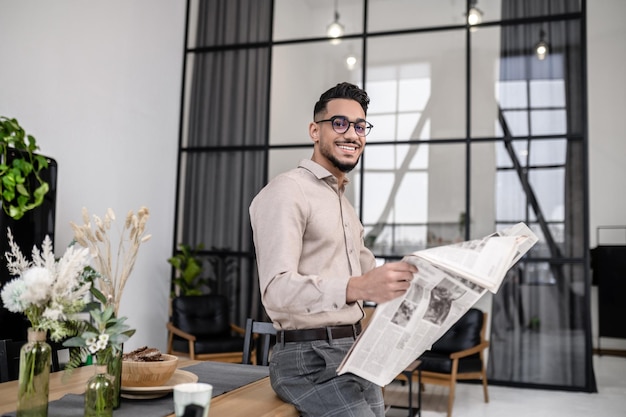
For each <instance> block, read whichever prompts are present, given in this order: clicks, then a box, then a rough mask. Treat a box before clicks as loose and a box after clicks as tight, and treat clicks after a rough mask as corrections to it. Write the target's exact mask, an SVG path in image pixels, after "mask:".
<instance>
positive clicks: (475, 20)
mask: <svg viewBox="0 0 626 417" xmlns="http://www.w3.org/2000/svg"><path fill="white" fill-rule="evenodd" d="M476 3H477V0H471V1H470V8H469V10H468V11H467V24H468V25H470V26H474V25H477V24H479V23H480V22H482V21H483V12H482V11H481V10H480V9H479V8H478V7H476Z"/></svg>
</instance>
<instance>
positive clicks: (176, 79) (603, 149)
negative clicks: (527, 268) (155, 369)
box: [0, 0, 626, 348]
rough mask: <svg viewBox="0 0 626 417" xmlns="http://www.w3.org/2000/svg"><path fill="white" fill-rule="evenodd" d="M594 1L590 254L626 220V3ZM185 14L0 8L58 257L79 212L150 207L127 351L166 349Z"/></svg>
mask: <svg viewBox="0 0 626 417" xmlns="http://www.w3.org/2000/svg"><path fill="white" fill-rule="evenodd" d="M587 3H588V5H587V7H588V59H589V63H588V71H589V73H588V74H589V138H590V158H589V163H590V196H591V201H590V209H591V211H590V214H591V222H590V235H591V247H594V246H595V245H596V241H595V230H596V227H597V226H599V225H616V224H617V225H624V224H626V193H624V192H620V191H621V190H623V189H624V187H623V185H622V184H621V183H622V182H623V180H624V179H625V178H626V164H625V163H623V159H624V156H626V138H625V137H624V136H626V134H625V133H624V127H623V126H622V123H621V121H622V119H623V118H624V114H626V81H625V79H624V76H623V74H622V73H623V71H622V68H624V66H625V64H626V47H625V45H624V42H623V41H624V39H626V27H625V26H624V25H623V24H622V17H623V16H624V15H626V2H624V1H623V0H603V1H593V2H591V1H588V2H587ZM184 8H185V3H184V2H183V1H171V0H132V1H124V0H108V1H106V2H95V1H84V0H83V1H81V0H55V1H54V2H48V1H42V0H20V1H16V0H0V57H1V58H0V63H1V65H0V115H5V116H10V117H16V118H17V119H18V120H19V121H20V123H22V125H23V126H24V127H25V128H26V130H27V132H29V133H31V134H33V135H34V136H35V137H36V138H37V140H38V141H39V143H40V145H41V150H42V153H44V154H45V155H48V156H51V157H53V158H55V159H56V160H57V161H58V163H59V183H58V187H59V189H58V203H57V227H56V243H57V253H61V252H62V250H63V246H64V245H65V244H67V243H69V241H70V240H71V237H72V233H71V230H70V227H69V221H80V218H81V217H80V216H81V208H82V207H83V206H86V207H87V208H88V209H89V210H90V211H91V212H93V213H96V214H103V213H104V211H105V210H106V208H107V207H112V208H113V209H114V210H115V211H116V213H117V214H118V216H120V217H122V216H123V215H124V214H125V213H126V211H127V210H130V209H137V208H138V207H139V206H140V205H146V206H148V207H149V208H150V210H151V213H152V217H151V219H150V221H149V224H148V229H149V232H150V233H152V234H153V238H152V240H151V241H149V242H148V243H146V244H145V246H144V247H142V249H141V251H140V254H139V259H138V261H137V266H136V269H135V271H134V273H133V277H132V279H131V280H130V282H129V284H128V287H127V290H126V291H125V296H124V299H123V301H122V313H123V314H125V315H127V316H129V322H130V324H132V325H133V326H135V327H137V328H138V332H137V334H136V335H135V336H134V337H133V339H132V340H131V342H132V343H129V344H131V345H132V346H137V345H141V344H149V345H151V346H156V347H159V348H164V347H165V334H166V333H165V321H166V319H167V298H168V286H169V283H168V281H169V266H168V264H167V263H166V259H167V257H168V256H169V255H170V252H171V245H172V239H173V237H172V236H173V235H172V233H173V219H174V190H175V180H176V145H177V129H178V112H179V101H180V85H181V70H182V54H183V49H182V48H183V35H184V33H183V32H184ZM617 342H620V341H617ZM132 346H131V347H132ZM607 347H608V346H607Z"/></svg>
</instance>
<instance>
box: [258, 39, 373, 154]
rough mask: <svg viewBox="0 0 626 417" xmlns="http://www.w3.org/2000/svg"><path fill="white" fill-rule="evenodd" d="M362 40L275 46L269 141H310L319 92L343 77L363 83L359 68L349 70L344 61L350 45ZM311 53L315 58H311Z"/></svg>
mask: <svg viewBox="0 0 626 417" xmlns="http://www.w3.org/2000/svg"><path fill="white" fill-rule="evenodd" d="M360 44H361V41H344V42H342V43H341V45H330V44H329V43H328V42H314V43H307V44H298V45H282V46H275V47H274V49H273V55H272V83H271V85H272V91H271V95H270V101H271V103H270V106H271V109H272V111H271V112H270V134H269V141H270V144H272V145H277V144H304V143H310V139H309V134H308V129H309V123H310V122H311V121H312V120H313V106H314V105H315V103H316V102H317V100H318V99H319V97H320V94H321V93H322V92H324V91H326V90H327V89H329V88H330V87H332V86H333V85H335V84H337V83H340V82H343V81H349V82H352V83H354V84H357V85H362V82H361V78H360V72H359V71H356V70H349V69H348V68H347V67H346V65H345V64H344V61H345V56H346V54H347V53H348V49H349V48H351V47H352V48H353V49H354V50H359V45H360ZM312 56H315V57H316V59H310V57H312ZM329 63H335V65H329ZM259 105H260V106H265V105H266V103H259ZM262 133H263V132H260V134H262Z"/></svg>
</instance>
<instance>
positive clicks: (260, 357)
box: [242, 318, 276, 366]
mask: <svg viewBox="0 0 626 417" xmlns="http://www.w3.org/2000/svg"><path fill="white" fill-rule="evenodd" d="M245 330H246V332H245V335H244V341H243V360H242V363H244V364H247V365H250V364H252V352H253V351H254V347H255V346H256V349H257V352H256V353H257V365H263V366H267V365H269V356H270V346H271V340H272V337H273V336H276V329H275V328H274V325H273V324H272V323H269V322H264V321H254V320H252V319H251V318H249V319H247V320H246V329H245ZM255 336H256V337H255Z"/></svg>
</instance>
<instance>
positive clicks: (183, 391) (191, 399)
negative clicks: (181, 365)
mask: <svg viewBox="0 0 626 417" xmlns="http://www.w3.org/2000/svg"><path fill="white" fill-rule="evenodd" d="M212 394H213V385H211V384H205V383H201V382H191V383H186V384H177V385H174V412H175V413H176V417H183V415H184V414H185V407H187V406H188V405H189V404H195V405H197V406H199V407H202V408H204V412H203V413H202V417H207V416H208V415H209V406H210V405H211V395H212Z"/></svg>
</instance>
